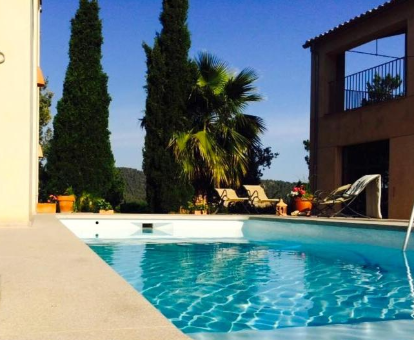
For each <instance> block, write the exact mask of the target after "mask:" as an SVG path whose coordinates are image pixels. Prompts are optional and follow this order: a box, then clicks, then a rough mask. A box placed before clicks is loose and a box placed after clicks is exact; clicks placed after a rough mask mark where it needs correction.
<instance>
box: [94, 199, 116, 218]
mask: <svg viewBox="0 0 414 340" xmlns="http://www.w3.org/2000/svg"><path fill="white" fill-rule="evenodd" d="M96 207H97V209H98V210H99V213H100V214H108V215H109V214H113V213H114V210H113V208H112V205H111V204H110V203H109V202H107V201H105V200H104V199H103V198H100V199H98V200H96Z"/></svg>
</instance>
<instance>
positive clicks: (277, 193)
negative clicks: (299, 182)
mask: <svg viewBox="0 0 414 340" xmlns="http://www.w3.org/2000/svg"><path fill="white" fill-rule="evenodd" d="M295 184H296V183H291V182H285V181H275V180H272V179H262V185H263V187H264V188H265V191H266V194H267V196H269V198H283V199H284V201H285V202H286V199H287V195H288V194H289V193H290V192H291V191H292V188H293V187H294V186H295Z"/></svg>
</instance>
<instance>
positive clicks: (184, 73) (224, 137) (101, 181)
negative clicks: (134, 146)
mask: <svg viewBox="0 0 414 340" xmlns="http://www.w3.org/2000/svg"><path fill="white" fill-rule="evenodd" d="M188 9H189V2H188V0H163V1H162V11H161V15H160V22H161V25H162V30H161V32H160V33H158V34H157V35H156V37H155V39H154V42H153V44H152V46H150V45H148V44H146V43H144V44H143V49H144V51H145V54H146V65H147V74H146V86H145V89H146V92H147V99H146V104H145V114H144V117H143V118H142V121H141V125H142V127H143V128H144V129H145V132H146V135H145V145H144V149H143V171H144V174H145V179H146V200H147V204H148V209H149V211H151V212H156V213H168V212H171V211H178V210H179V208H180V206H182V205H185V204H186V203H187V202H188V201H190V200H191V199H192V198H193V197H194V196H195V195H202V196H206V197H211V196H212V193H213V192H214V187H220V186H230V187H239V186H240V185H241V184H243V183H249V184H257V183H259V182H260V178H261V176H262V171H263V169H264V168H266V167H270V165H271V162H272V160H273V159H274V158H275V157H277V153H273V152H272V150H271V148H270V147H263V146H262V143H261V140H260V136H261V134H262V133H263V132H264V131H265V123H264V121H263V120H262V119H261V118H260V117H259V116H256V115H250V114H247V113H246V109H247V107H248V105H249V104H251V103H254V102H258V101H260V100H261V99H262V97H261V95H260V94H258V93H257V88H256V85H255V83H256V81H257V79H258V76H257V74H256V72H255V71H254V70H253V69H250V68H246V69H243V70H242V71H240V72H234V71H232V69H231V68H230V66H229V64H227V63H226V62H224V61H222V60H220V59H219V58H217V57H216V56H214V55H213V54H212V53H208V52H203V53H200V54H199V55H198V56H197V57H196V58H194V59H193V58H190V57H189V50H190V47H191V39H190V32H189V29H188V24H187V17H188ZM102 43H103V36H102V22H101V20H100V18H99V4H98V1H97V0H80V1H79V9H78V10H77V12H76V14H75V17H74V18H73V19H72V21H71V38H70V42H69V65H68V68H67V71H66V75H65V80H64V85H63V95H62V98H61V99H60V100H59V101H58V104H57V114H56V116H55V118H54V120H53V137H51V131H50V130H47V128H45V126H46V125H47V122H48V121H49V120H50V104H51V99H52V94H51V92H50V91H48V90H44V91H43V92H42V96H41V101H43V110H42V109H41V117H44V120H43V121H42V118H41V124H40V126H41V128H40V137H41V143H42V144H43V147H44V149H45V156H46V158H47V161H45V160H43V161H41V163H40V167H41V171H40V174H41V176H40V178H41V186H40V189H41V190H40V193H41V195H42V194H46V193H54V194H59V193H64V192H65V191H66V190H67V189H68V188H70V189H71V190H73V192H74V193H75V194H76V195H81V194H82V193H83V192H88V193H90V194H93V195H95V196H96V197H102V198H105V199H106V200H108V201H109V202H110V203H112V205H115V206H116V205H117V204H119V203H120V202H121V201H122V199H123V197H122V196H123V191H124V185H125V184H124V181H123V180H122V178H121V176H120V174H119V171H118V170H117V169H116V167H115V160H114V156H113V153H112V150H111V145H110V131H109V129H108V120H109V104H110V102H111V97H110V95H109V93H108V76H107V74H106V73H105V72H104V70H103V67H102V63H101V60H102ZM41 104H42V102H41ZM42 112H43V114H42Z"/></svg>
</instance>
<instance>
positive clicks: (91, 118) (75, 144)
mask: <svg viewBox="0 0 414 340" xmlns="http://www.w3.org/2000/svg"><path fill="white" fill-rule="evenodd" d="M102 43H103V37H102V22H101V20H100V19H99V5H98V1H97V0H91V1H89V0H80V1H79V9H78V11H77V12H76V15H75V17H74V18H73V19H72V21H71V38H70V43H69V65H68V68H67V71H66V77H65V81H64V86H63V96H62V98H61V99H60V100H59V102H58V104H57V115H56V116H55V118H54V121H53V128H54V136H53V140H52V142H51V147H50V153H49V157H48V162H47V171H48V174H49V177H50V181H49V191H50V192H54V193H62V192H64V191H65V190H66V189H67V188H68V187H72V188H73V190H74V191H75V193H76V194H80V193H81V192H83V191H85V192H88V193H90V194H93V195H96V196H98V197H103V198H106V195H107V193H108V192H110V191H113V186H114V183H116V170H115V161H114V157H113V154H112V151H111V145H110V140H109V136H110V132H109V130H108V119H109V104H110V101H111V98H110V96H109V94H108V88H107V87H108V76H107V75H106V74H105V73H104V71H103V68H102V65H101V59H102V52H101V47H102Z"/></svg>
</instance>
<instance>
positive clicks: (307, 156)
mask: <svg viewBox="0 0 414 340" xmlns="http://www.w3.org/2000/svg"><path fill="white" fill-rule="evenodd" d="M303 147H304V149H305V151H306V153H307V155H306V156H305V162H306V164H307V165H308V169H310V158H309V157H310V155H309V152H310V140H309V139H306V140H304V141H303Z"/></svg>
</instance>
